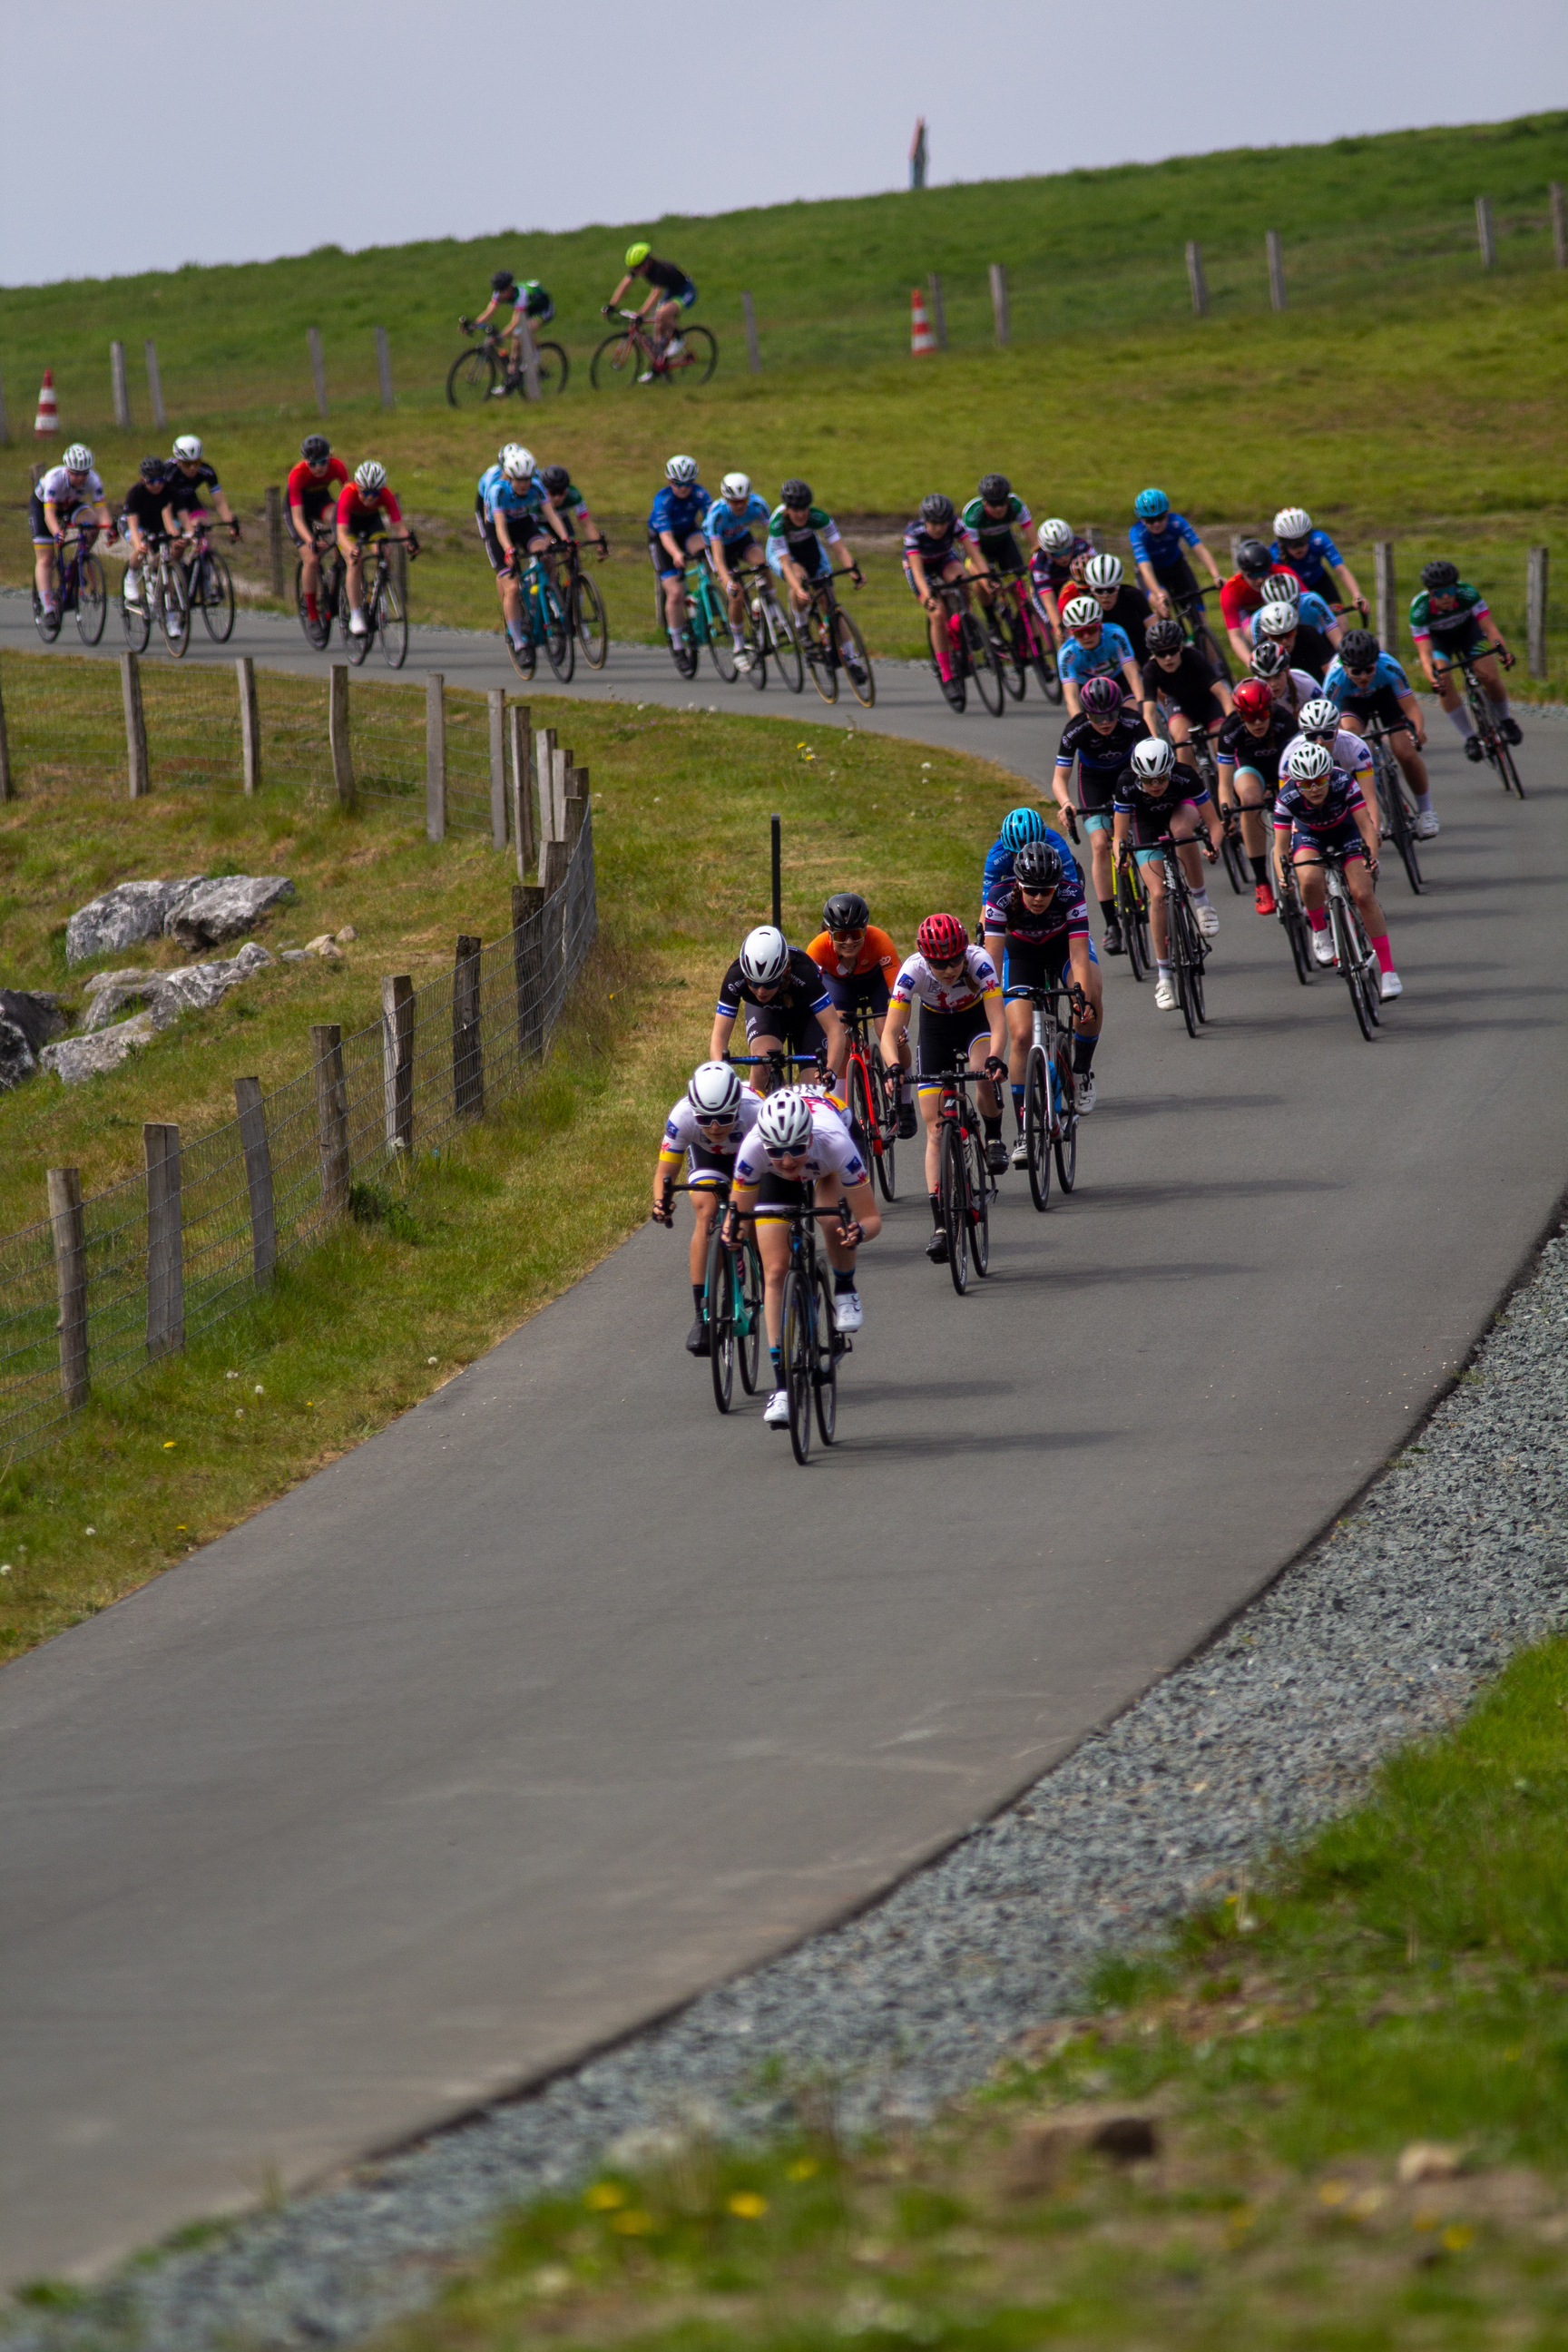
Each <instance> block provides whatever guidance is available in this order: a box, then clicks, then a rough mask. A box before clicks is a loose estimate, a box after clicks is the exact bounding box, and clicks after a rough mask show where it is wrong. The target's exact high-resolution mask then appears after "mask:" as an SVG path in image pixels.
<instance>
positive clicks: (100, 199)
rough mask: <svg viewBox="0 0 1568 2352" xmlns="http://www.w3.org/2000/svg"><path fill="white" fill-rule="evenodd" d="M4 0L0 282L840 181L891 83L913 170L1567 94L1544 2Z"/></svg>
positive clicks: (1002, 165) (1118, 154)
mask: <svg viewBox="0 0 1568 2352" xmlns="http://www.w3.org/2000/svg"><path fill="white" fill-rule="evenodd" d="M5 19H6V23H5V64H6V81H7V85H8V87H9V89H11V91H12V93H13V99H14V100H16V101H18V102H15V103H13V104H12V105H11V106H9V107H8V108H7V110H6V116H7V119H6V126H5V139H4V141H3V142H0V283H4V284H9V285H15V284H18V283H29V282H30V283H39V282H47V281H48V280H51V279H54V278H71V277H102V276H119V275H121V274H123V273H126V272H131V271H135V270H140V269H150V268H177V267H178V266H179V264H180V263H182V262H184V261H248V260H257V259H267V258H270V257H273V256H275V255H277V254H280V253H300V252H306V251H309V250H310V247H314V246H318V245H325V244H336V245H342V246H344V247H349V248H351V249H353V248H357V247H364V246H370V245H396V244H401V243H403V242H405V240H408V239H411V238H420V237H432V236H483V235H485V234H486V233H488V232H489V231H492V230H495V229H500V228H507V227H517V228H521V229H529V228H573V227H576V226H581V225H582V224H584V222H587V221H592V220H600V221H624V222H633V221H638V222H640V221H644V220H647V221H651V220H653V219H656V218H657V217H658V215H659V214H661V213H663V212H667V211H668V212H702V213H708V212H724V211H729V210H731V209H732V208H733V207H735V206H737V205H744V204H748V203H752V204H767V203H773V202H784V201H787V200H788V199H790V198H792V197H797V196H808V197H810V196H832V195H853V194H863V193H866V192H868V191H870V190H874V189H879V188H889V187H894V186H899V185H901V184H903V183H904V181H905V179H906V177H907V173H908V155H909V143H910V133H911V131H912V130H913V126H914V121H915V118H916V116H917V115H921V114H923V115H924V116H925V117H926V118H927V121H928V122H929V125H930V132H929V136H930V142H931V166H930V179H931V184H933V185H935V184H941V183H942V182H944V181H950V180H979V179H994V178H1001V177H1005V176H1009V175H1013V174H1017V173H1032V172H1056V171H1065V170H1069V169H1071V168H1073V167H1074V166H1078V165H1085V164H1100V163H1129V162H1140V163H1151V162H1154V161H1157V160H1158V159H1159V158H1160V157H1162V156H1165V155H1171V154H1180V153H1201V152H1205V150H1208V149H1212V148H1215V147H1237V146H1268V145H1272V144H1293V143H1295V142H1298V141H1312V140H1321V139H1332V138H1337V137H1340V136H1342V135H1343V134H1345V133H1354V132H1360V131H1389V130H1398V129H1403V128H1407V127H1410V126H1412V125H1415V124H1421V123H1439V122H1473V121H1496V120H1499V119H1501V118H1503V117H1506V116H1509V115H1513V114H1524V113H1529V112H1531V111H1536V110H1543V109H1546V108H1551V107H1557V106H1561V105H1563V103H1564V93H1565V91H1568V8H1565V7H1564V6H1563V0H1490V5H1488V6H1487V7H1486V8H1485V9H1483V10H1478V9H1477V8H1476V7H1475V6H1474V5H1473V0H1426V5H1423V6H1421V7H1419V8H1412V7H1411V6H1410V5H1408V0H1405V5H1394V0H1309V5H1307V6H1306V7H1305V8H1301V7H1294V8H1285V9H1280V8H1278V7H1273V6H1259V5H1255V4H1254V5H1248V0H1242V5H1239V6H1237V5H1223V6H1222V5H1215V0H1194V5H1179V0H1118V5H1117V6H1116V8H1115V10H1114V13H1112V11H1111V10H1110V7H1109V6H1108V5H1107V0H1089V5H1083V0H1079V5H1067V0H990V5H987V6H986V7H984V9H983V10H981V11H979V12H978V13H976V12H975V11H974V9H973V0H969V5H963V0H796V5H794V6H786V7H784V8H768V9H747V8H738V9H734V10H729V11H716V10H715V9H713V8H712V7H711V6H707V7H702V8H698V7H696V6H694V5H690V0H658V5H647V0H643V4H642V5H638V0H583V5H567V6H565V7H556V6H552V7H549V8H539V9H538V10H537V13H536V11H535V8H534V7H533V6H530V5H523V6H521V7H518V6H510V7H504V8H503V7H501V6H500V5H495V0H230V5H219V6H217V7H214V6H212V5H210V0H140V5H138V6H136V7H134V8H126V7H125V6H124V5H122V0H115V5H110V0H81V5H78V6H76V7H74V8H72V9H71V10H69V11H68V15H67V16H66V17H64V18H62V17H60V16H58V15H57V14H56V12H55V11H54V10H53V9H52V8H49V7H47V6H43V5H31V6H28V5H25V0H11V5H9V6H8V7H7V9H6V11H5ZM23 92H31V93H33V98H32V99H31V100H26V101H24V100H22V98H21V94H22V93H23ZM76 122H80V123H81V124H82V125H83V126H84V133H85V135H84V138H83V140H82V141H81V142H80V143H79V144H78V143H75V142H73V141H72V138H71V135H70V133H71V126H72V125H73V124H75V123H76ZM187 123H188V124H189V126H190V129H189V130H188V131H186V130H185V129H184V125H185V124H187ZM163 132H166V133H167V134H168V138H169V141H170V142H171V147H170V156H169V162H168V166H167V168H166V169H163V170H160V169H159V168H158V150H159V145H160V140H161V134H162V133H163ZM73 153H74V155H75V156H76V158H78V159H79V163H68V162H67V161H66V159H67V158H68V156H71V155H72V154H73ZM163 192H166V194H167V198H168V201H167V202H160V194H162V193H163Z"/></svg>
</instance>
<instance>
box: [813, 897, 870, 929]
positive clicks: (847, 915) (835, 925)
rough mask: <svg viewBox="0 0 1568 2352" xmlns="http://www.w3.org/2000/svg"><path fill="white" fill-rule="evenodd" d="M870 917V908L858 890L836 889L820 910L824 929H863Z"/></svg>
mask: <svg viewBox="0 0 1568 2352" xmlns="http://www.w3.org/2000/svg"><path fill="white" fill-rule="evenodd" d="M870 919H871V909H870V908H869V907H868V905H867V904H866V901H865V899H864V898H862V897H861V896H860V893H859V891H858V890H836V891H835V892H834V894H833V896H832V898H829V900H828V901H827V904H826V907H824V908H823V910H822V928H823V929H824V930H826V931H863V930H864V929H865V928H866V926H867V924H868V922H869V921H870Z"/></svg>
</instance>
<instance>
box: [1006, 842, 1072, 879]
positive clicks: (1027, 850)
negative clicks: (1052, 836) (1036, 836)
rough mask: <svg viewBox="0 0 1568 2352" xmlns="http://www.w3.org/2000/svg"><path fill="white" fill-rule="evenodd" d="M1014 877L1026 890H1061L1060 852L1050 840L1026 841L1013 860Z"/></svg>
mask: <svg viewBox="0 0 1568 2352" xmlns="http://www.w3.org/2000/svg"><path fill="white" fill-rule="evenodd" d="M1013 879H1014V881H1015V882H1016V883H1018V884H1019V885H1020V886H1021V887H1023V888H1024V889H1026V890H1059V889H1060V888H1061V882H1062V861H1061V856H1060V853H1059V852H1058V851H1057V850H1055V849H1053V848H1052V847H1051V845H1050V843H1049V842H1048V841H1026V843H1025V844H1024V846H1023V848H1022V849H1020V850H1019V852H1018V854H1017V856H1016V857H1015V858H1014V860H1013Z"/></svg>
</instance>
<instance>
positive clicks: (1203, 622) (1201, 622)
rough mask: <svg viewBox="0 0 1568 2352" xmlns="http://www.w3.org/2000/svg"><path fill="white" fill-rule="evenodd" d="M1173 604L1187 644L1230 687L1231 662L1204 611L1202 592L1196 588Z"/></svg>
mask: <svg viewBox="0 0 1568 2352" xmlns="http://www.w3.org/2000/svg"><path fill="white" fill-rule="evenodd" d="M1171 604H1172V608H1173V611H1174V613H1175V616H1176V618H1177V620H1178V621H1180V623H1181V625H1182V627H1183V629H1184V632H1185V634H1186V638H1187V643H1188V644H1189V645H1190V646H1192V647H1193V648H1194V652H1196V653H1199V654H1201V655H1202V656H1203V657H1204V659H1205V661H1206V662H1208V663H1209V664H1210V665H1211V666H1212V667H1214V668H1215V670H1217V671H1218V673H1219V675H1220V677H1223V678H1224V680H1225V682H1226V685H1227V686H1228V685H1229V684H1230V662H1229V659H1228V657H1227V656H1226V653H1225V651H1224V649H1223V648H1222V646H1221V645H1220V642H1219V639H1218V638H1217V637H1216V636H1215V633H1214V631H1213V630H1212V629H1211V628H1210V626H1209V624H1208V614H1206V613H1205V610H1204V600H1203V593H1202V591H1201V590H1200V589H1196V588H1194V589H1190V590H1189V591H1188V593H1187V594H1186V595H1184V596H1173V597H1172V599H1171Z"/></svg>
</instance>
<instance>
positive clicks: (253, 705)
mask: <svg viewBox="0 0 1568 2352" xmlns="http://www.w3.org/2000/svg"><path fill="white" fill-rule="evenodd" d="M234 668H235V676H236V678H237V681H238V685H239V756H240V764H241V767H242V769H243V771H244V774H245V789H246V791H247V793H258V792H259V791H260V790H261V705H260V703H259V701H258V699H257V693H256V664H255V662H254V661H253V660H252V659H251V657H250V656H249V655H248V654H238V655H237V656H236V657H235V664H234Z"/></svg>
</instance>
